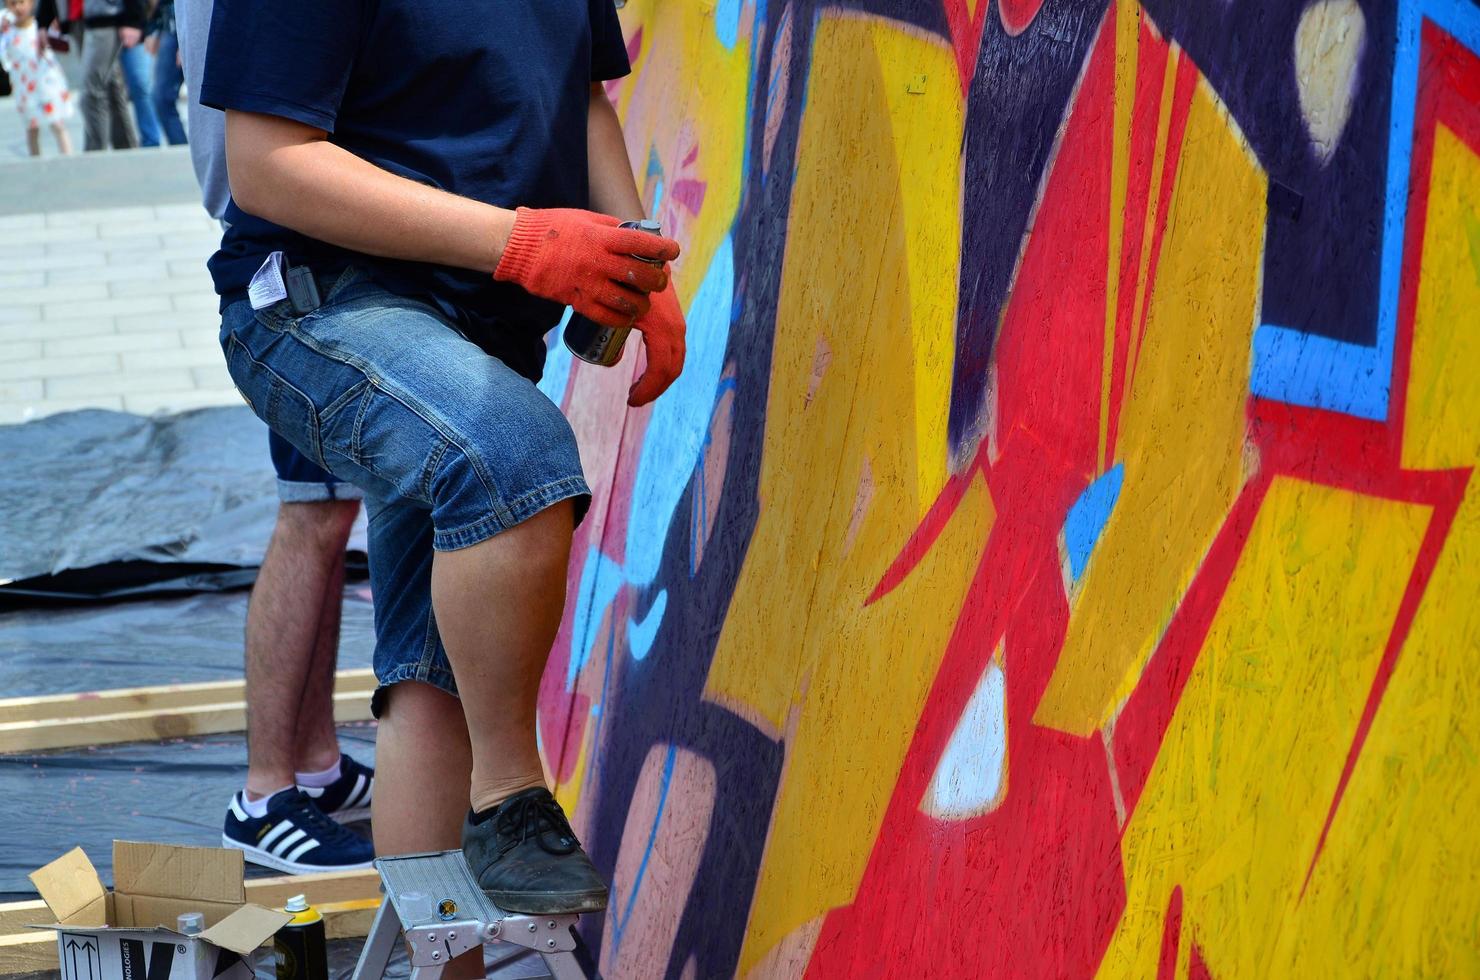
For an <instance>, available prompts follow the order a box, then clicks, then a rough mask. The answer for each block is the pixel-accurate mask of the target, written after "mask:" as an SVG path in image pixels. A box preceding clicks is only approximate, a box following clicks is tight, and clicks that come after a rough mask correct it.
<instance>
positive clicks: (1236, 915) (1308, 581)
mask: <svg viewBox="0 0 1480 980" xmlns="http://www.w3.org/2000/svg"><path fill="white" fill-rule="evenodd" d="M1428 517H1429V510H1428V508H1426V507H1422V506H1418V505H1413V504H1404V503H1398V502H1394V501H1388V500H1381V499H1378V498H1375V497H1364V496H1360V495H1357V494H1353V493H1349V492H1347V491H1343V490H1336V489H1332V488H1329V487H1321V486H1316V485H1313V484H1306V483H1301V482H1298V481H1295V480H1287V479H1278V480H1276V481H1275V482H1274V484H1273V485H1272V486H1271V487H1270V489H1269V493H1268V495H1267V496H1266V498H1265V500H1264V502H1263V505H1262V506H1261V507H1260V510H1259V516H1258V518H1257V519H1256V520H1255V522H1254V527H1253V529H1252V530H1251V532H1250V534H1249V540H1248V543H1247V544H1246V546H1245V549H1244V553H1243V555H1242V557H1241V558H1240V560H1239V563H1238V567H1237V568H1236V569H1235V571H1234V574H1233V577H1232V579H1231V581H1230V582H1229V584H1228V589H1227V591H1226V593H1225V594H1224V597H1223V601H1222V602H1221V603H1220V605H1219V607H1218V612H1217V614H1216V616H1215V618H1214V621H1213V624H1212V627H1211V629H1210V630H1209V633H1208V637H1207V640H1206V642H1205V643H1204V645H1203V649H1202V651H1201V652H1200V654H1199V656H1198V662H1197V665H1196V666H1195V667H1194V668H1193V671H1192V675H1191V677H1190V678H1189V679H1188V682H1187V686H1186V688H1185V689H1184V690H1183V693H1182V697H1181V700H1180V701H1179V702H1178V705H1177V710H1176V713H1175V715H1174V716H1173V718H1172V721H1171V724H1170V726H1169V728H1168V730H1167V734H1166V739H1165V741H1164V742H1163V743H1162V746H1161V751H1160V752H1159V753H1158V755H1157V758H1156V763H1155V765H1154V767H1153V768H1152V771H1151V775H1150V777H1149V779H1148V781H1147V784H1146V788H1145V790H1144V792H1143V793H1142V795H1141V798H1140V800H1139V802H1138V804H1137V806H1136V808H1135V810H1134V811H1133V812H1132V815H1131V820H1130V823H1129V824H1128V825H1127V827H1126V831H1125V836H1124V838H1123V840H1122V844H1121V854H1122V858H1123V861H1124V867H1125V879H1126V901H1125V912H1124V914H1123V915H1122V917H1121V920H1120V923H1119V925H1118V927H1117V929H1116V932H1115V934H1114V936H1113V937H1112V939H1111V942H1110V945H1109V947H1108V949H1107V951H1106V954H1105V957H1104V959H1103V960H1102V962H1101V965H1100V970H1099V975H1100V976H1101V977H1127V978H1135V980H1141V978H1144V977H1152V976H1155V975H1156V969H1157V958H1158V956H1159V955H1160V951H1161V943H1162V932H1163V927H1164V918H1165V913H1166V909H1167V905H1168V902H1169V901H1170V899H1171V894H1172V890H1173V889H1174V888H1175V887H1177V886H1181V888H1182V890H1183V918H1182V936H1183V942H1184V943H1186V942H1188V941H1189V939H1188V937H1191V940H1192V941H1195V942H1196V943H1197V945H1198V947H1199V948H1200V949H1201V951H1202V954H1203V958H1204V960H1205V961H1206V962H1207V964H1208V967H1209V970H1210V972H1211V973H1212V975H1213V976H1215V977H1218V978H1220V980H1233V978H1245V977H1246V978H1250V980H1254V978H1259V980H1263V978H1265V977H1272V976H1353V975H1362V976H1365V975H1371V974H1367V973H1358V974H1349V973H1343V972H1342V971H1340V970H1333V969H1332V968H1331V967H1330V965H1329V964H1323V965H1322V966H1321V967H1320V968H1319V969H1315V970H1313V971H1312V972H1307V973H1300V972H1293V973H1291V972H1283V971H1280V970H1273V969H1271V963H1272V951H1273V950H1274V948H1275V940H1276V938H1277V937H1278V935H1279V933H1280V931H1281V929H1282V928H1295V927H1294V926H1293V925H1291V924H1290V922H1291V919H1292V917H1293V916H1294V915H1295V913H1296V911H1297V901H1298V898H1299V894H1300V888H1301V884H1302V882H1303V881H1304V878H1305V870H1306V867H1307V865H1308V862H1309V861H1310V858H1311V855H1312V854H1313V853H1314V851H1315V845H1316V841H1317V839H1318V837H1319V835H1320V831H1321V827H1322V825H1323V823H1324V822H1325V817H1326V812H1327V809H1328V807H1329V805H1330V802H1331V799H1332V796H1333V794H1334V793H1335V790H1336V784H1337V780H1338V778H1339V777H1340V774H1341V769H1342V766H1343V764H1344V763H1345V761H1346V755H1347V749H1348V746H1349V745H1350V744H1351V740H1352V736H1353V733H1354V732H1355V730H1356V726H1357V721H1358V719H1359V718H1360V716H1361V713H1362V708H1363V705H1364V704H1365V703H1366V700H1367V693H1368V690H1369V688H1370V686H1371V683H1372V678H1373V676H1374V674H1375V673H1376V669H1377V664H1378V662H1379V661H1380V660H1381V657H1382V651H1383V648H1384V646H1385V644H1386V642H1387V638H1388V635H1389V633H1390V631H1391V629H1392V625H1393V620H1394V617H1395V616H1396V613H1397V608H1398V603H1399V600H1400V598H1401V596H1402V594H1403V589H1404V587H1405V586H1406V584H1407V581H1408V576H1409V574H1410V572H1411V570H1412V568H1413V563H1414V557H1415V555H1416V554H1417V551H1418V546H1419V541H1420V539H1421V538H1422V536H1423V533H1424V529H1425V527H1426V526H1427V522H1428ZM1415 829H1416V830H1417V829H1418V828H1417V827H1415ZM1367 846H1369V847H1373V849H1374V850H1381V848H1382V845H1381V843H1380V842H1376V841H1370V840H1369V841H1368V842H1367ZM1326 928H1328V929H1329V932H1330V935H1329V936H1328V937H1326V938H1325V940H1323V941H1324V942H1328V943H1331V944H1341V943H1347V942H1352V941H1356V940H1357V939H1358V938H1359V936H1357V935H1354V934H1353V933H1352V932H1351V931H1350V928H1349V926H1347V925H1344V924H1343V925H1341V926H1339V927H1338V926H1336V925H1334V924H1331V925H1328V926H1327V927H1326Z"/></svg>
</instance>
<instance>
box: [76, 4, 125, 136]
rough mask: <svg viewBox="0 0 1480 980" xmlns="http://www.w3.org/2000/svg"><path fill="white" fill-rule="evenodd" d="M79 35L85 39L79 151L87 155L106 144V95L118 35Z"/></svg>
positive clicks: (107, 30) (93, 31)
mask: <svg viewBox="0 0 1480 980" xmlns="http://www.w3.org/2000/svg"><path fill="white" fill-rule="evenodd" d="M81 33H82V36H83V37H85V38H86V43H85V44H84V45H83V48H82V148H83V150H84V151H86V152H89V153H90V152H92V151H94V150H101V149H103V148H104V147H106V146H107V145H108V123H109V97H110V95H109V92H110V89H111V87H112V83H113V70H114V61H115V59H116V58H117V56H118V32H117V31H115V30H113V29H112V28H93V29H91V30H86V31H83V32H81Z"/></svg>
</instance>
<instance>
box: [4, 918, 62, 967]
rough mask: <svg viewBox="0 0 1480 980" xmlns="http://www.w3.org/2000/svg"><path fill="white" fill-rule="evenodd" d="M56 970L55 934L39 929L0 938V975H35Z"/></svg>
mask: <svg viewBox="0 0 1480 980" xmlns="http://www.w3.org/2000/svg"><path fill="white" fill-rule="evenodd" d="M56 968H57V934H56V933H54V932H48V931H46V930H45V929H40V930H37V931H35V932H25V933H19V934H17V935H14V936H0V974H9V973H35V972H37V971H39V970H55V969H56Z"/></svg>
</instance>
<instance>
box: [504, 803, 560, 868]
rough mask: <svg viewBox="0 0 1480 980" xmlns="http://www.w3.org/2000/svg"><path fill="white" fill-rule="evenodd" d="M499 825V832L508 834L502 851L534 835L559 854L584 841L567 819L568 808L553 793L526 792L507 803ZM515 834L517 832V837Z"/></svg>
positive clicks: (547, 850) (548, 850) (546, 848)
mask: <svg viewBox="0 0 1480 980" xmlns="http://www.w3.org/2000/svg"><path fill="white" fill-rule="evenodd" d="M496 829H497V830H498V833H499V836H501V837H503V836H506V835H507V837H508V839H507V840H505V842H504V845H503V846H502V847H500V848H499V853H500V854H504V853H507V852H508V851H509V850H510V849H511V848H513V847H514V846H515V845H517V844H522V843H524V842H525V841H526V840H529V839H530V838H531V837H533V838H534V841H535V843H536V844H538V845H539V846H540V849H541V850H542V851H544V852H545V853H546V854H553V855H555V856H556V857H564V856H565V855H567V854H570V853H572V852H574V851H575V849H576V848H578V847H580V846H581V842H580V841H578V840H576V834H575V831H574V830H572V829H571V827H570V821H569V820H567V819H565V812H564V811H563V810H561V809H560V804H558V803H556V802H555V798H554V797H551V796H526V797H524V798H523V799H521V800H519V801H517V802H516V803H514V804H513V805H512V806H509V807H506V808H505V809H504V810H503V812H501V813H500V814H499V815H498V825H497V828H496ZM515 834H517V835H518V836H517V837H514V836H513V835H515ZM551 835H554V836H555V837H556V842H555V843H551V842H550V841H549V840H548V839H547V838H548V837H550V836H551Z"/></svg>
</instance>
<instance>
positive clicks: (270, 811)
mask: <svg viewBox="0 0 1480 980" xmlns="http://www.w3.org/2000/svg"><path fill="white" fill-rule="evenodd" d="M221 843H222V844H223V845H225V846H226V847H234V848H236V849H237V850H239V851H242V852H243V853H244V855H245V857H246V859H247V860H248V861H251V862H252V863H253V864H260V865H263V866H265V867H268V868H276V869H277V870H278V871H286V872H288V873H289V874H305V873H307V872H310V871H356V870H359V869H362V868H369V867H371V866H372V862H373V861H374V859H375V848H374V847H373V846H372V845H371V843H370V842H369V841H368V840H366V839H365V838H363V837H361V836H359V835H358V834H356V833H354V832H353V831H350V830H346V829H345V828H343V827H341V826H340V825H339V824H337V823H335V822H334V821H333V820H330V819H329V818H328V817H326V816H324V814H323V812H322V811H321V810H319V808H318V807H317V806H315V805H314V802H313V800H310V799H309V798H308V797H307V796H304V795H303V794H302V793H301V792H299V790H298V789H297V788H296V787H292V788H289V789H284V790H279V791H278V792H276V793H274V794H273V795H272V797H271V798H270V799H269V800H268V801H267V815H266V816H265V817H253V816H252V815H251V814H249V813H247V811H246V809H245V808H244V807H243V806H242V794H241V793H240V792H238V793H237V794H236V795H235V796H233V797H232V798H231V806H230V807H228V808H227V810H226V828H225V830H223V831H222V833H221Z"/></svg>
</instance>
